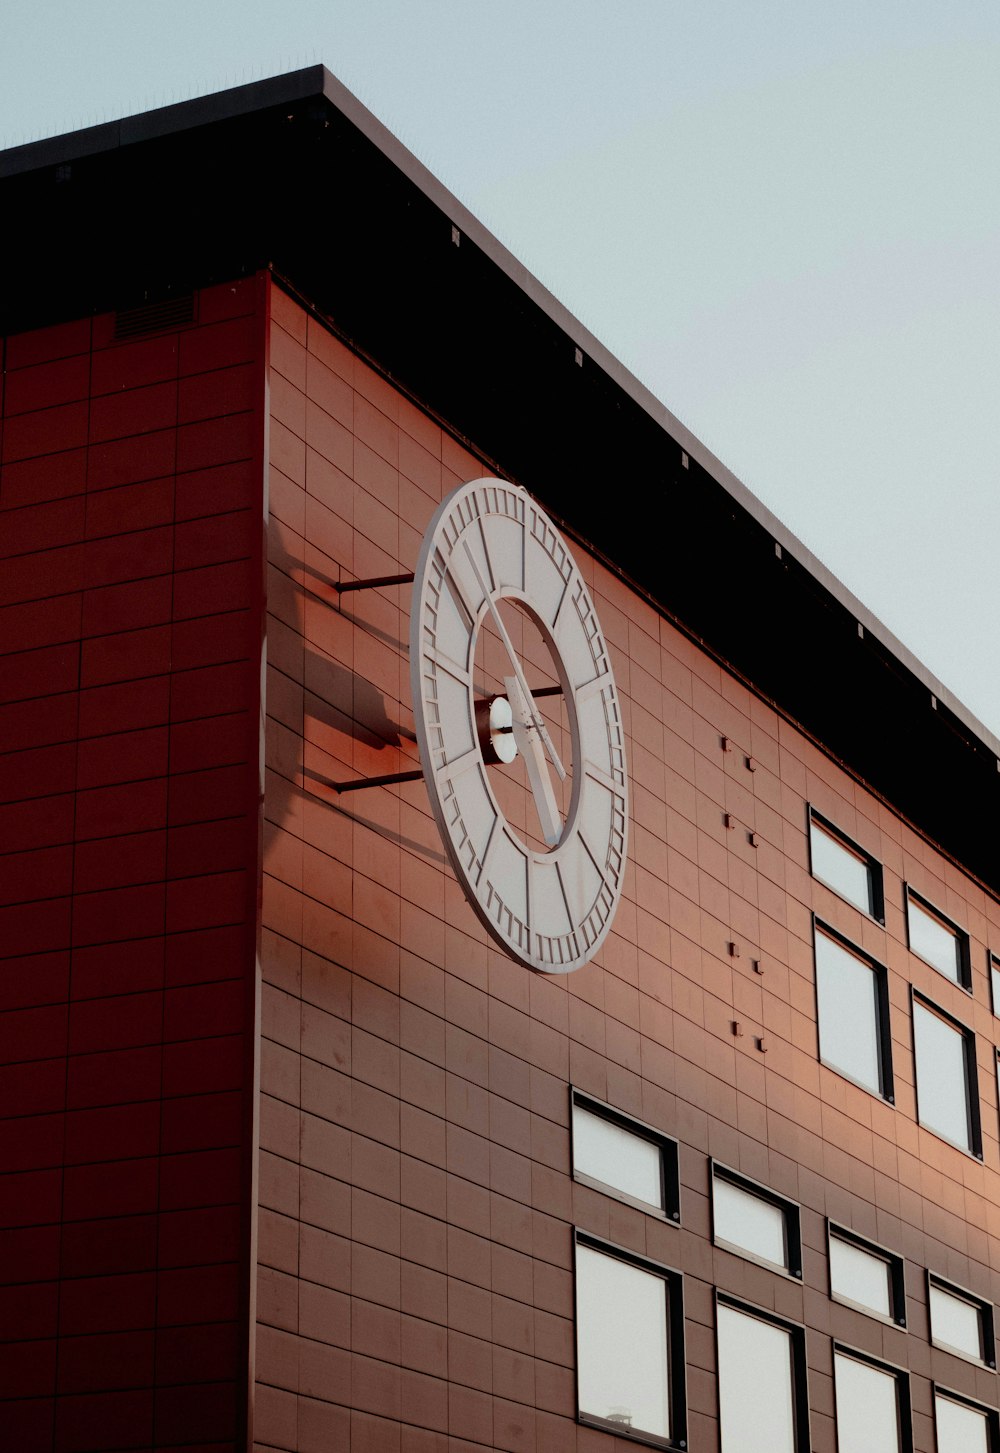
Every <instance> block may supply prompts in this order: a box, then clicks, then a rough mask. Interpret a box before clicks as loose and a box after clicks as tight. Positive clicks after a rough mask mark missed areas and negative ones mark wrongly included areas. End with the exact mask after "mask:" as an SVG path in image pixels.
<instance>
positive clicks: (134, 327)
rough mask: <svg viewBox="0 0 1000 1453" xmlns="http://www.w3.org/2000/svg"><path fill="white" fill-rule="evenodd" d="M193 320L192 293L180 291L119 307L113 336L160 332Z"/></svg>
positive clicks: (124, 336) (127, 336)
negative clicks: (134, 306)
mask: <svg viewBox="0 0 1000 1453" xmlns="http://www.w3.org/2000/svg"><path fill="white" fill-rule="evenodd" d="M193 322H194V293H181V294H178V295H177V296H175V297H172V298H163V299H162V300H161V301H160V302H158V303H140V304H139V306H138V307H136V308H119V309H118V311H117V313H116V314H115V337H116V338H135V337H136V336H137V335H138V334H140V333H161V332H163V331H164V329H167V328H179V327H181V326H183V324H185V323H193Z"/></svg>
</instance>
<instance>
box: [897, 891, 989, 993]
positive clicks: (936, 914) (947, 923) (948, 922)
mask: <svg viewBox="0 0 1000 1453" xmlns="http://www.w3.org/2000/svg"><path fill="white" fill-rule="evenodd" d="M911 899H912V900H913V901H914V902H915V903H916V904H917V906H918V908H922V909H923V911H924V912H925V913H926V914H927V915H928V916H929V917H931V918H936V919H937V920H938V921H939V923H941V924H942V925H943V927H944V928H946V929H947V930H948V931H949V932H950V933H952V934H954V936H955V943H956V945H957V949H958V955H957V957H958V977H957V978H953V977H952V975H951V974H949V973H946V972H945V970H944V969H942V968H939V967H938V965H937V964H935V963H932V962H931V960H930V959H926V958H924V956H923V954H922V953H921V952H920V950H919V949H915V948H914V947H913V939H912V935H911V933H910V900H911ZM903 910H904V914H903V916H904V917H905V919H906V947H907V948H908V949H909V951H910V953H911V954H912V955H913V957H914V958H915V959H919V960H920V962H921V963H922V964H927V965H928V966H929V967H930V968H932V969H933V970H934V972H935V973H937V974H940V975H941V977H942V979H946V980H947V982H948V983H949V984H955V985H957V987H958V988H959V989H963V990H964V991H965V993H966V994H968V995H969V997H970V998H971V997H972V951H971V947H970V944H969V934H968V930H967V929H964V928H961V927H960V926H959V925H958V924H957V923H956V922H955V921H954V919H951V918H949V917H948V915H947V914H946V913H942V912H941V910H940V908H938V907H937V905H936V904H935V903H932V902H931V900H930V899H929V898H927V897H926V896H925V895H924V894H923V893H918V891H917V890H916V888H914V887H912V886H911V884H909V883H906V882H904V884H903Z"/></svg>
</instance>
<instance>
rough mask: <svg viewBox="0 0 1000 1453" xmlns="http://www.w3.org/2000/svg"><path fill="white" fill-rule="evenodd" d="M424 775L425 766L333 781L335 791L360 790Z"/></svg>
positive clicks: (411, 779)
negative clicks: (414, 770)
mask: <svg viewBox="0 0 1000 1453" xmlns="http://www.w3.org/2000/svg"><path fill="white" fill-rule="evenodd" d="M423 775H424V773H423V768H419V769H418V770H417V771H416V772H390V773H389V774H388V776H386V777H355V778H353V780H352V781H350V782H331V783H330V784H329V785H330V786H331V787H332V788H333V790H334V792H360V791H361V790H362V788H364V787H392V786H393V785H394V784H395V783H397V782H416V781H418V780H419V779H420V778H422V777H423Z"/></svg>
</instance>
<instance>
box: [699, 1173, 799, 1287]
mask: <svg viewBox="0 0 1000 1453" xmlns="http://www.w3.org/2000/svg"><path fill="white" fill-rule="evenodd" d="M716 1176H718V1178H719V1179H720V1180H723V1181H726V1182H727V1183H728V1184H729V1185H731V1186H735V1187H736V1189H737V1190H740V1191H745V1192H746V1194H747V1195H749V1196H753V1197H754V1198H755V1199H756V1200H758V1201H764V1202H766V1203H767V1204H768V1205H770V1206H774V1207H776V1209H777V1210H779V1211H780V1212H781V1213H782V1216H783V1217H784V1221H785V1250H786V1254H787V1265H786V1266H782V1265H781V1264H780V1262H777V1261H769V1260H768V1259H767V1257H766V1256H758V1255H756V1253H755V1252H753V1251H748V1250H747V1249H746V1247H743V1246H739V1245H737V1243H736V1242H735V1241H727V1240H726V1239H725V1237H720V1236H718V1235H717V1233H716V1228H715V1180H716ZM708 1180H709V1197H708V1200H709V1207H710V1211H711V1223H712V1245H713V1246H718V1247H719V1248H720V1250H722V1251H728V1252H729V1253H730V1255H732V1256H739V1257H740V1258H741V1259H742V1260H743V1261H752V1262H753V1263H754V1265H755V1266H764V1267H766V1268H767V1269H768V1271H774V1272H777V1273H778V1275H779V1276H784V1277H787V1278H788V1279H789V1281H794V1282H797V1283H799V1285H801V1283H802V1213H801V1210H800V1208H799V1206H798V1205H797V1204H796V1202H795V1201H790V1200H789V1199H788V1197H787V1196H782V1195H780V1194H779V1193H778V1192H777V1191H772V1190H771V1188H770V1186H765V1185H762V1184H761V1183H760V1181H755V1180H752V1179H751V1177H750V1176H746V1175H744V1174H743V1173H742V1171H738V1170H733V1168H732V1167H731V1166H728V1165H723V1164H722V1163H721V1161H718V1160H715V1159H714V1158H713V1157H710V1158H709V1162H708Z"/></svg>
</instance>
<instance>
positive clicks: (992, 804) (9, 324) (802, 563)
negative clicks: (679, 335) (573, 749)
mask: <svg viewBox="0 0 1000 1453" xmlns="http://www.w3.org/2000/svg"><path fill="white" fill-rule="evenodd" d="M0 189H2V191H0V195H2V204H3V216H4V218H5V219H6V225H5V227H4V235H3V241H2V243H0V249H2V261H3V277H4V279H5V285H6V286H5V295H4V297H3V300H2V306H0V332H3V333H4V334H9V333H13V332H20V331H22V330H26V329H30V328H36V327H40V326H43V325H45V324H47V323H50V322H53V321H56V320H58V319H63V318H66V317H72V316H80V315H83V314H88V313H93V312H103V311H109V310H112V309H118V308H127V307H131V306H134V305H137V304H140V303H143V302H146V301H154V302H157V301H161V300H164V299H167V298H169V297H171V296H172V295H176V294H182V293H185V292H187V291H189V290H190V289H192V288H194V287H198V286H203V285H205V284H207V283H211V282H212V281H221V280H223V279H226V278H230V277H233V276H235V275H238V274H247V273H251V272H254V271H256V270H257V269H258V268H261V267H271V268H273V269H274V270H275V272H276V273H277V274H278V275H280V276H281V277H282V278H284V279H286V280H287V281H288V282H289V283H290V284H291V286H292V287H293V288H294V289H295V291H296V292H297V293H298V294H299V295H300V296H301V297H302V298H303V299H304V300H305V301H306V302H307V303H308V304H309V305H310V306H311V307H313V308H315V309H316V310H317V312H319V313H320V314H321V315H322V316H324V317H325V318H327V319H329V320H330V321H331V322H332V324H333V325H334V326H335V327H336V328H337V329H338V330H339V331H340V332H341V333H342V334H343V335H344V336H345V337H347V338H348V339H350V340H351V341H352V342H353V343H354V344H355V345H356V346H357V347H359V348H360V349H362V350H363V351H364V352H365V353H367V354H369V355H370V356H371V357H373V358H374V359H377V360H378V362H379V365H380V366H381V367H382V368H384V369H385V370H386V371H387V372H388V373H389V374H390V375H391V376H392V377H394V378H395V379H396V380H398V381H399V383H400V384H401V385H402V386H404V387H405V388H406V389H408V390H409V391H410V392H411V393H412V394H413V395H414V396H415V397H416V398H418V399H420V400H421V401H422V402H424V403H425V404H426V405H427V406H428V407H429V408H431V409H433V410H434V411H435V412H436V413H437V414H439V415H440V416H441V417H442V418H444V419H446V420H447V421H448V422H449V423H450V424H451V425H452V426H453V427H454V428H455V429H456V430H457V431H458V432H459V433H461V434H462V435H464V436H465V437H466V438H468V439H470V440H473V441H475V443H476V445H477V447H479V448H480V449H481V450H482V451H484V454H485V455H486V456H488V457H489V458H491V459H493V460H494V461H495V462H496V465H497V467H499V468H500V469H501V470H503V471H504V472H505V473H507V474H508V475H509V476H510V477H512V478H514V479H517V480H519V481H520V482H521V483H523V484H525V485H526V486H527V487H528V488H529V489H531V490H532V491H533V492H535V493H536V494H537V495H538V496H539V497H540V498H541V499H542V500H544V501H545V503H546V504H547V505H548V506H549V507H550V508H551V509H552V510H553V511H555V512H556V513H557V514H558V515H560V516H561V517H562V518H563V519H564V520H565V521H566V522H567V524H568V525H569V526H570V527H571V528H572V530H573V531H574V532H576V533H577V534H578V535H580V536H581V537H583V538H584V539H586V540H589V541H592V542H594V544H595V545H596V546H597V547H598V548H599V549H600V551H601V552H602V553H603V554H604V555H605V556H606V557H607V558H608V559H609V560H611V561H613V562H615V563H616V564H617V565H618V566H619V567H620V568H621V569H622V570H623V571H624V572H625V573H626V574H627V575H628V576H630V577H631V578H632V579H633V580H634V581H635V582H636V583H637V584H638V585H639V586H640V587H642V588H643V589H644V590H645V591H647V592H648V593H649V594H650V595H651V596H652V597H653V598H654V599H655V600H657V601H658V602H660V603H661V604H662V605H663V607H664V608H665V609H666V610H667V611H669V612H670V613H671V614H673V615H674V616H676V617H677V618H678V619H679V620H680V621H681V622H682V623H683V624H684V625H685V627H686V628H687V629H688V630H690V631H691V632H692V633H693V634H694V635H695V636H697V637H698V638H700V639H702V640H703V641H704V642H705V643H706V645H707V646H708V647H709V648H710V649H712V650H713V651H714V652H716V653H717V654H718V655H719V656H720V657H722V658H723V659H724V660H726V661H728V662H730V663H731V664H732V665H733V666H734V667H735V668H736V669H737V670H738V671H739V672H741V673H742V674H743V675H744V676H745V677H747V678H748V679H749V680H750V681H751V682H753V683H754V684H755V685H756V687H757V688H758V689H759V690H760V691H761V692H763V693H764V694H765V695H766V696H768V697H770V698H772V699H773V700H774V701H775V702H776V703H777V704H778V705H779V706H780V707H781V708H782V709H783V710H784V711H785V712H787V713H788V714H789V715H790V716H792V717H793V718H795V719H796V720H797V721H799V722H801V723H802V724H803V725H804V726H805V727H806V728H807V729H808V730H809V731H810V732H811V733H813V734H814V735H815V736H816V737H817V738H818V739H819V740H820V741H822V742H823V743H825V744H826V745H827V746H828V747H829V749H830V750H831V751H832V752H833V753H834V754H835V755H836V756H837V757H839V758H840V759H841V760H842V761H844V762H845V763H846V764H847V765H848V766H849V767H850V768H852V769H853V770H854V771H855V772H856V773H858V774H859V775H860V776H861V777H862V778H864V779H865V780H866V781H867V782H869V783H870V784H871V785H872V786H873V787H875V788H876V789H877V790H878V791H879V792H881V793H883V794H884V796H885V797H887V798H888V799H889V800H890V801H891V802H893V803H894V804H895V805H896V806H898V807H899V808H900V809H901V811H902V812H904V813H905V814H906V815H907V816H908V817H909V818H910V819H911V820H912V821H913V822H915V823H916V824H917V825H918V827H920V828H921V829H922V830H923V831H924V832H925V833H927V834H928V836H930V837H931V838H933V839H934V840H936V841H937V842H938V843H940V845H941V846H942V847H943V848H944V849H945V850H946V851H948V852H949V853H950V854H952V855H953V856H954V857H955V858H956V859H958V860H959V861H960V862H962V863H964V864H965V865H966V866H967V867H968V868H969V869H971V871H973V872H974V873H975V874H977V875H978V876H979V877H980V878H981V879H983V880H984V881H985V882H986V883H987V884H988V885H989V886H990V887H991V888H992V889H993V890H994V891H995V892H998V893H1000V855H998V853H997V849H996V846H995V843H996V832H995V829H994V828H993V825H992V818H993V816H994V814H995V812H996V810H997V808H998V807H1000V772H998V758H1000V742H998V741H997V739H996V738H995V737H994V736H993V735H992V734H991V733H990V732H988V731H987V730H986V728H985V727H984V726H982V724H981V723H979V722H978V721H977V720H976V719H975V718H974V717H973V716H972V714H971V713H970V712H969V711H968V710H967V709H966V708H965V707H964V706H962V704H961V703H960V702H958V701H957V700H956V699H955V698H954V697H953V696H952V695H951V693H950V692H948V690H947V689H946V688H945V687H944V686H943V685H942V684H941V683H940V682H939V681H937V680H936V679H935V678H934V677H933V676H932V675H931V674H930V672H928V671H927V670H926V668H925V667H924V666H923V665H922V664H921V663H920V662H918V661H917V660H916V659H915V658H914V657H913V656H912V655H911V654H910V653H909V652H908V651H907V650H906V648H905V647H904V646H903V645H902V644H901V643H900V642H899V641H897V640H896V639H895V638H894V637H893V636H892V635H891V633H890V632H889V631H887V630H886V629H885V627H884V626H882V625H881V624H880V623H879V622H878V621H877V620H876V619H875V618H874V617H873V616H872V615H871V614H870V613H869V612H868V611H867V610H865V608H864V607H863V606H862V605H861V604H860V602H859V601H857V600H856V599H855V598H854V597H853V596H852V595H851V594H850V592H849V591H847V590H846V589H845V588H844V586H843V585H842V584H841V583H840V582H839V581H838V580H837V579H836V578H835V577H834V576H832V575H831V574H830V572H829V571H828V570H827V569H826V568H825V567H824V566H823V565H822V564H821V563H820V562H819V561H818V560H816V559H815V557H814V556H812V555H811V554H810V552H809V551H808V550H807V549H806V548H805V546H804V545H802V544H801V543H800V542H799V541H798V540H796V539H795V537H794V536H793V535H791V534H790V532H789V531H788V530H786V529H785V528H784V526H783V525H781V523H780V522H779V521H778V520H777V519H776V518H775V517H774V516H773V515H772V514H771V513H770V511H768V510H767V509H765V507H764V506H763V505H762V504H761V503H760V501H759V500H757V499H756V498H755V496H754V495H752V494H751V493H750V491H749V490H747V489H746V488H745V486H743V485H742V484H741V483H740V482H739V480H738V479H736V478H735V476H733V475H732V474H731V473H730V472H729V471H728V470H727V469H726V468H725V466H724V465H722V464H721V463H720V461H718V460H717V459H715V458H714V457H713V456H712V455H711V453H710V452H709V451H708V450H706V449H705V448H704V447H703V446H702V445H701V444H700V443H699V442H698V440H697V439H695V438H694V437H693V436H692V435H691V434H690V433H689V431H688V430H687V429H685V428H684V426H683V425H682V424H681V423H680V422H679V421H678V420H677V419H675V418H674V417H673V415H672V414H670V413H669V411H668V410H667V409H665V408H664V407H663V405H662V404H661V403H659V402H658V401H657V400H656V399H655V398H653V396H652V395H651V394H650V393H649V392H648V391H647V390H646V389H645V388H643V386H642V385H641V384H639V383H638V382H637V381H636V380H635V379H634V378H633V377H632V376H631V375H630V374H629V373H628V372H627V370H625V369H624V368H623V367H622V366H621V364H620V363H618V362H617V360H615V359H614V358H613V357H612V356H611V355H610V354H609V353H608V352H607V350H606V349H604V348H603V347H602V346H601V345H600V344H599V343H598V342H597V340H596V339H594V338H593V337H592V336H591V335H590V334H589V333H588V332H587V330H586V329H585V328H583V327H582V325H581V324H579V323H578V322H577V321H576V319H574V318H573V317H572V316H571V315H570V314H569V313H568V312H567V311H566V309H565V308H563V307H562V305H561V304H560V303H558V302H557V300H556V299H554V298H553V297H552V295H551V294H550V293H549V292H547V290H546V289H545V288H543V287H542V286H541V284H539V283H538V282H537V280H536V279H534V278H533V277H532V276H531V275H530V274H529V273H528V272H527V271H526V270H525V269H524V268H523V267H522V266H521V264H520V263H518V262H517V260H516V259H515V258H513V257H512V256H511V255H510V253H509V252H507V250H506V249H505V248H503V247H502V246H501V245H500V244H499V243H498V242H497V241H496V239H495V238H494V237H492V236H491V235H490V234H489V233H488V232H487V231H486V229H485V228H483V227H482V226H481V225H480V224H479V223H478V222H477V221H476V220H475V218H473V217H472V216H471V214H470V213H469V212H468V211H467V210H466V209H465V208H464V207H463V206H462V205H461V203H459V202H458V201H457V200H456V199H455V198H454V197H452V196H451V195H450V194H449V193H448V192H447V191H446V189H445V188H444V187H443V186H442V185H441V184H440V183H439V182H438V181H437V180H436V179H435V178H434V177H433V176H432V175H431V173H430V172H428V171H427V169H426V168H425V167H424V166H423V165H422V164H421V163H420V162H418V161H417V160H416V158H414V157H413V156H412V155H411V154H410V153H409V152H408V151H407V150H406V149H405V148H404V147H403V146H401V144H400V143H399V142H398V141H397V140H396V139H395V138H394V137H393V136H392V135H391V134H390V133H389V132H388V131H387V130H386V129H385V128H384V127H383V126H382V125H381V124H380V123H379V122H378V121H377V120H376V119H375V118H374V117H373V116H372V115H371V113H370V112H369V111H367V110H366V109H365V108H364V107H363V106H362V105H361V104H360V103H359V102H358V101H357V100H356V99H355V97H353V96H352V95H351V94H350V93H349V92H348V91H346V90H345V89H344V87H343V86H341V85H340V83H339V82H338V81H336V80H335V79H334V77H332V76H331V75H330V74H329V72H328V71H326V70H325V69H324V68H323V67H320V66H317V67H311V68H309V69H307V70H303V71H297V72H295V73H293V74H291V75H287V76H281V77H277V78H275V79H273V80H269V81H263V82H260V83H257V84H254V85H250V86H243V87H240V88H238V89H236V90H232V91H226V92H222V93H220V94H218V95H215V96H209V97H206V98H203V99H200V100H196V101H191V102H185V103H183V104H181V105H178V106H170V107H166V108H164V109H162V110H159V111H153V112H149V113H146V114H144V115H141V116H136V117H130V118H127V119H125V120H123V121H119V122H114V123H110V124H108V125H104V126H99V127H95V128H91V129H90V130H87V131H81V132H75V133H72V134H70V135H66V136H60V137H54V138H52V139H50V140H47V141H40V142H36V143H33V144H31V145H29V146H24V147H18V148H16V149H14V150H12V151H8V152H5V153H3V154H0ZM455 228H457V229H458V234H459V235H458V242H457V245H456V241H455V237H454V232H453V229H455ZM53 239H55V240H56V242H57V246H58V249H59V252H60V259H61V260H60V263H59V265H58V267H54V266H53V264H52V263H51V261H50V257H51V243H52V240H53ZM577 350H579V353H580V356H581V361H579V362H578V361H577ZM683 455H686V456H687V461H688V463H687V467H685V465H684V462H683Z"/></svg>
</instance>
